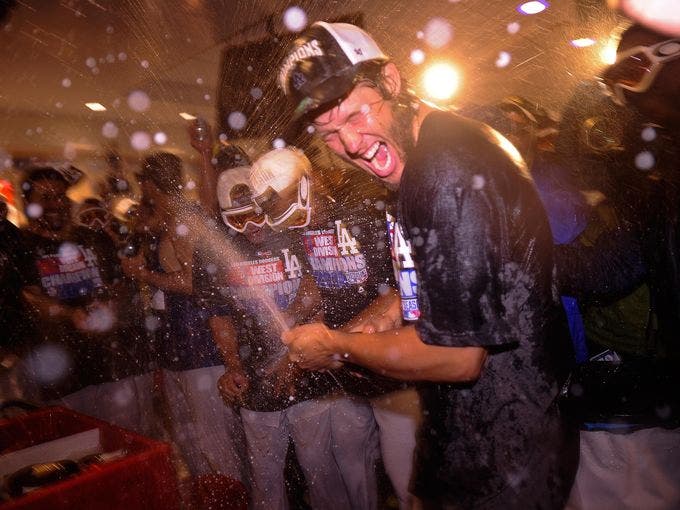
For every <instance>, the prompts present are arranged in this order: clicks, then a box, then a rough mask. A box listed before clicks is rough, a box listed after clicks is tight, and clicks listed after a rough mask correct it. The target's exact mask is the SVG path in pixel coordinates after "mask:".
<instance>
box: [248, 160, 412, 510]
mask: <svg viewBox="0 0 680 510" xmlns="http://www.w3.org/2000/svg"><path fill="white" fill-rule="evenodd" d="M324 171H328V170H327V169H320V168H316V167H314V166H313V165H312V164H311V162H310V161H309V160H308V159H307V157H306V156H305V155H304V154H303V153H302V152H301V151H299V150H296V149H291V148H286V149H275V150H273V151H270V152H268V153H266V154H264V155H263V156H261V157H260V158H259V159H258V160H257V162H256V163H255V165H253V169H252V172H251V176H250V179H251V184H252V186H253V192H254V193H255V197H254V200H255V202H256V203H257V204H258V206H260V207H261V208H262V210H263V211H264V213H265V214H266V216H265V218H266V223H267V224H268V225H270V226H271V227H272V228H274V229H276V230H283V229H287V230H288V232H289V235H290V236H292V238H293V239H294V240H296V242H297V243H298V244H299V245H301V246H302V252H303V254H304V256H305V258H306V259H307V262H308V264H309V265H310V267H311V274H312V276H313V277H314V279H315V281H316V284H317V286H318V287H319V290H320V294H321V299H322V304H323V312H324V313H323V322H324V323H325V324H326V325H327V326H329V327H331V328H342V329H344V330H347V331H350V330H352V329H353V328H355V327H359V328H360V329H361V328H363V327H364V317H372V316H374V315H378V314H380V313H382V311H383V310H385V309H386V308H389V307H391V306H393V305H394V304H397V303H398V298H397V295H396V291H395V290H394V287H395V283H394V277H393V274H392V261H391V259H390V252H389V249H388V240H387V235H386V229H385V209H386V208H387V207H388V204H389V202H390V200H391V197H390V194H389V193H387V191H386V190H385V189H384V188H383V187H381V186H379V185H378V184H377V183H375V182H374V181H372V180H371V179H370V178H368V177H367V176H365V175H364V174H363V173H359V172H358V171H357V170H347V171H345V173H346V174H347V175H346V176H345V178H344V179H342V181H341V182H342V184H341V185H338V184H337V179H336V180H334V181H331V180H329V179H326V178H325V175H324ZM350 176H351V177H350ZM335 375H336V377H337V378H338V379H339V380H340V382H341V383H342V385H343V387H344V388H345V389H346V391H347V393H348V394H350V395H352V394H354V395H355V396H354V397H352V396H350V395H344V396H341V397H339V398H338V399H337V401H336V402H335V405H334V406H333V417H334V418H333V425H332V429H333V435H334V438H335V440H336V442H337V444H338V448H336V453H335V455H336V457H337V459H338V464H339V465H340V467H341V470H342V472H343V476H344V477H345V479H346V483H347V484H348V487H353V488H354V489H353V490H352V494H353V496H354V500H353V504H354V505H355V507H357V508H374V507H375V505H376V504H377V501H376V499H375V488H374V486H375V481H374V478H373V477H374V464H375V461H376V458H375V457H376V456H377V452H376V451H375V441H376V439H375V437H374V432H373V429H374V428H375V425H374V417H375V422H377V424H378V426H379V429H378V432H379V438H380V450H381V453H382V458H383V464H384V466H385V470H386V472H387V474H388V475H389V478H390V481H391V482H392V485H393V488H394V490H395V493H396V495H397V498H398V499H399V504H400V506H401V507H408V505H409V500H410V495H409V491H408V484H409V482H410V477H411V466H412V463H413V450H414V448H415V436H416V429H417V426H418V423H419V421H420V405H419V398H418V395H417V393H416V391H415V390H414V389H413V388H409V387H407V385H406V384H404V383H398V382H397V381H394V380H382V381H378V380H377V379H378V378H376V377H367V376H366V375H364V378H365V385H364V386H365V387H363V388H362V387H360V385H359V384H358V382H360V381H361V378H359V379H358V380H357V379H355V377H356V376H357V375H358V374H352V373H351V371H350V370H342V371H336V372H335ZM368 375H369V376H370V375H371V374H368ZM390 390H392V391H390ZM359 396H367V397H371V399H370V403H371V405H372V409H373V412H372V413H371V409H370V408H369V407H368V405H367V404H366V402H365V401H364V400H363V399H360V398H359ZM360 441H364V442H365V444H363V445H360V446H359V449H360V450H362V451H364V452H365V457H364V459H360V458H357V456H356V455H355V453H354V452H355V451H356V448H350V447H348V445H351V444H357V443H358V442H360ZM358 460H361V463H360V464H358V465H357V461H358ZM360 495H363V496H360Z"/></svg>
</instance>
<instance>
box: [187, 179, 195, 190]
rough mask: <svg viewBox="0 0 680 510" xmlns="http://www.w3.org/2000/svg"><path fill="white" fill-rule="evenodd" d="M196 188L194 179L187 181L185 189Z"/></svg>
mask: <svg viewBox="0 0 680 510" xmlns="http://www.w3.org/2000/svg"><path fill="white" fill-rule="evenodd" d="M195 188H196V182H195V181H189V182H187V189H188V190H192V189H195Z"/></svg>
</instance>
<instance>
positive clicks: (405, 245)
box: [385, 212, 420, 321]
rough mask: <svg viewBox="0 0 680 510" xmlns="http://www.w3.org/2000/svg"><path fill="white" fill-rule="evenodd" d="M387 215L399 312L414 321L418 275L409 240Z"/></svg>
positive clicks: (417, 315) (394, 220) (416, 315)
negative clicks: (399, 305)
mask: <svg viewBox="0 0 680 510" xmlns="http://www.w3.org/2000/svg"><path fill="white" fill-rule="evenodd" d="M385 214H386V216H387V235H388V237H389V239H390V252H391V253H392V266H393V267H394V278H395V279H396V280H397V283H398V285H399V297H400V298H401V314H402V317H403V318H404V320H406V321H415V320H418V318H419V317H420V308H419V307H418V277H417V276H416V269H415V264H414V263H413V257H412V251H411V242H410V241H408V240H406V239H404V234H403V232H402V229H401V225H400V224H399V223H397V220H396V218H395V217H394V216H392V215H391V214H390V213H389V212H388V213H385Z"/></svg>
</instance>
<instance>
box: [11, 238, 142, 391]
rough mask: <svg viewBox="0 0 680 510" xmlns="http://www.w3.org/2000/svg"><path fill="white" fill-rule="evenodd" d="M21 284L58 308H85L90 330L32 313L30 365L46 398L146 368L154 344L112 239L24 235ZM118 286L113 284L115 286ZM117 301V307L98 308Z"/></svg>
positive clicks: (140, 371)
mask: <svg viewBox="0 0 680 510" xmlns="http://www.w3.org/2000/svg"><path fill="white" fill-rule="evenodd" d="M22 237H23V243H22V254H21V258H20V272H21V276H22V280H23V282H22V283H23V286H37V287H39V288H40V289H41V291H42V292H43V293H44V294H45V295H47V296H49V297H51V298H53V299H55V300H56V301H58V302H59V303H60V304H63V305H69V306H77V307H85V309H86V310H87V311H88V314H89V315H88V320H87V325H88V328H89V329H90V332H88V333H85V332H82V331H79V330H77V329H76V328H75V326H74V325H73V324H72V323H71V322H70V321H68V322H53V321H49V320H45V319H38V318H37V317H35V316H33V315H30V314H28V313H27V314H26V316H25V320H27V321H30V323H31V326H32V332H31V335H30V338H26V339H25V341H26V343H27V344H28V345H27V346H28V347H30V349H31V352H30V353H29V354H28V360H29V366H30V367H32V368H31V374H32V377H33V379H34V382H35V383H36V384H37V385H38V386H39V387H40V388H41V389H42V391H43V397H44V398H46V399H52V398H57V397H60V396H63V395H66V394H69V393H72V392H75V391H77V390H79V389H81V388H83V387H85V386H88V385H91V384H100V383H105V382H111V381H115V380H118V379H121V378H123V377H127V376H130V375H135V374H139V373H142V372H144V371H146V370H147V369H148V361H149V359H148V347H147V346H146V345H147V343H148V340H147V339H146V337H145V335H144V333H143V331H142V330H141V328H140V324H141V322H142V321H141V318H140V317H138V316H137V315H136V310H138V309H139V308H140V306H139V303H135V299H137V297H136V295H135V294H134V293H133V292H132V289H131V288H130V287H128V286H126V285H125V283H124V282H122V280H121V274H120V266H119V264H118V259H117V258H116V250H115V248H114V246H113V244H112V242H111V241H110V239H109V238H108V237H106V236H105V235H103V234H100V233H97V232H94V231H92V230H88V229H86V228H81V227H77V228H74V229H73V230H72V231H71V233H70V234H69V235H68V237H66V238H64V239H61V240H58V241H57V240H52V239H47V238H45V237H42V236H39V235H36V234H34V233H31V232H28V231H24V232H22ZM114 285H115V286H114ZM106 302H112V303H113V306H111V307H108V306H101V307H100V306H99V304H100V303H106Z"/></svg>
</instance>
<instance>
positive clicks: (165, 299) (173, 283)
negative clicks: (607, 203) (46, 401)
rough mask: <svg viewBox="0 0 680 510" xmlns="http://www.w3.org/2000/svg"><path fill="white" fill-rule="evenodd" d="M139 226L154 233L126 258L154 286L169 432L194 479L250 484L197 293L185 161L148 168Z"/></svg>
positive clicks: (154, 160) (161, 160)
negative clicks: (185, 191) (206, 477)
mask: <svg viewBox="0 0 680 510" xmlns="http://www.w3.org/2000/svg"><path fill="white" fill-rule="evenodd" d="M138 179H139V182H140V186H141V190H142V200H141V205H140V212H139V214H140V218H139V223H140V227H141V230H142V231H143V232H144V233H146V234H150V235H151V236H152V239H151V240H150V241H148V242H147V243H146V244H147V245H146V246H142V247H141V248H142V250H140V252H139V253H138V254H136V255H134V256H131V257H124V258H123V259H122V261H121V263H122V267H123V270H124V271H125V273H126V274H127V275H128V276H129V277H130V278H132V279H133V280H135V281H136V282H137V283H138V284H139V285H148V286H149V287H151V288H152V289H155V293H154V294H153V307H154V308H155V309H156V311H157V314H154V315H149V316H148V317H146V319H145V321H146V324H147V327H149V328H150V329H152V330H156V329H157V334H156V342H155V351H156V356H157V360H158V365H159V366H160V368H161V369H162V383H163V392H164V396H165V399H166V401H167V411H168V413H169V415H170V416H169V418H170V431H169V432H170V435H171V437H172V439H173V441H174V442H175V443H176V444H177V445H178V447H179V449H180V452H181V454H182V456H183V458H184V460H185V462H186V464H187V466H188V468H189V471H190V473H191V475H192V476H194V477H200V476H204V475H211V474H219V475H224V476H229V477H231V478H233V479H235V480H239V481H241V482H243V483H244V484H247V483H248V480H247V476H246V474H245V472H244V466H243V459H244V458H245V457H244V453H245V452H244V451H243V450H242V445H243V439H242V438H243V431H242V429H241V426H240V422H239V419H238V416H237V415H236V413H235V412H234V410H233V409H232V408H231V407H228V406H225V405H224V403H223V402H222V399H221V398H220V395H219V393H218V391H217V380H218V379H219V377H220V376H221V375H222V359H221V357H220V354H219V352H218V350H217V348H216V346H215V344H214V343H213V342H212V339H211V337H210V331H209V329H208V322H207V321H208V317H207V315H206V314H205V313H204V311H203V309H202V307H201V303H200V302H199V300H198V299H197V298H196V297H195V296H193V291H194V289H193V267H192V263H193V257H194V248H195V237H194V233H192V232H191V231H190V225H191V224H190V223H183V222H182V221H183V220H182V219H181V218H182V217H183V215H186V214H188V213H189V212H190V210H191V209H192V207H191V206H190V205H189V204H188V203H187V202H186V201H185V200H184V199H183V197H182V189H183V181H182V164H181V160H180V159H179V158H178V157H177V156H174V155H173V154H170V153H165V152H161V153H156V154H152V155H150V156H148V157H147V158H145V159H144V161H143V163H142V169H141V172H140V173H139V174H138Z"/></svg>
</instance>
